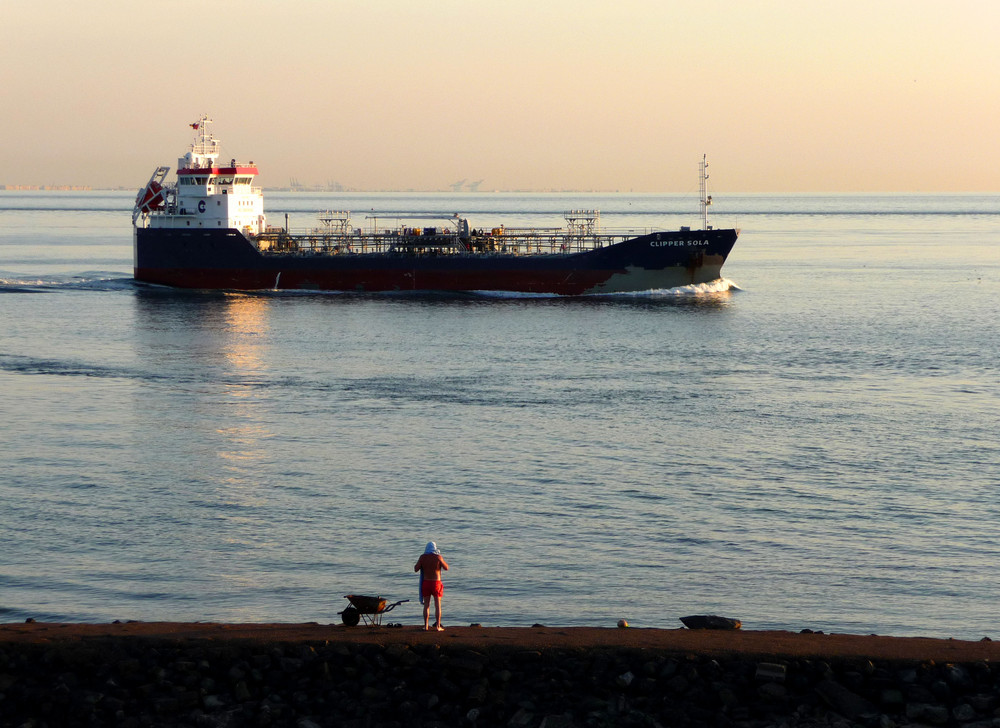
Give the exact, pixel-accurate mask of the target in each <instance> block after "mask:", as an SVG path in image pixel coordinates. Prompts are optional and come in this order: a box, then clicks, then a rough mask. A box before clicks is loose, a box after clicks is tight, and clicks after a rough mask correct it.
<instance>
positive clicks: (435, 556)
mask: <svg viewBox="0 0 1000 728" xmlns="http://www.w3.org/2000/svg"><path fill="white" fill-rule="evenodd" d="M441 569H444V570H445V571H448V562H447V561H445V560H444V559H443V558H442V557H441V551H440V550H439V549H438V547H437V544H436V543H434V542H433V541H428V542H427V548H425V549H424V553H423V554H421V555H420V558H419V559H417V563H416V565H415V566H414V567H413V570H414V571H419V572H420V602H421V604H423V605H424V629H425V630H427V629H430V627H429V626H428V624H427V623H428V620H429V618H430V612H431V597H434V617H435V624H434V626H435V627H436V628H437V631H438V632H443V631H444V627H442V626H441V597H442V596H443V595H444V584H442V583H441Z"/></svg>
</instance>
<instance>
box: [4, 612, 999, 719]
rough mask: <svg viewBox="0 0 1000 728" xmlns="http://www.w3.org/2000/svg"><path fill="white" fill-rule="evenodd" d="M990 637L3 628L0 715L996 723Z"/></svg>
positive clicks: (289, 627) (174, 626)
mask: <svg viewBox="0 0 1000 728" xmlns="http://www.w3.org/2000/svg"><path fill="white" fill-rule="evenodd" d="M998 660H1000V645H998V644H997V643H994V642H992V641H990V640H989V639H987V638H983V639H982V640H978V641H968V640H954V639H934V638H923V637H891V636H879V635H848V634H822V633H792V632H778V631H748V630H738V631H737V630H734V631H726V630H689V629H683V628H682V629H635V628H624V629H620V628H614V627H611V628H589V627H555V626H541V625H538V626H536V627H510V628H508V627H487V628H483V627H477V626H471V627H449V628H447V629H446V631H445V632H442V633H438V632H424V631H423V630H422V629H421V628H419V627H415V626H399V627H389V626H382V627H365V626H360V627H354V628H348V627H344V626H342V625H322V624H315V623H311V624H217V623H213V624H209V623H143V622H128V623H115V624H65V623H44V622H31V623H19V624H4V625H0V725H3V726H42V725H122V726H237V725H252V726H296V727H297V728H312V727H313V726H358V728H361V727H362V726H383V727H385V728H391V727H396V726H399V727H402V726H510V727H515V728H516V727H518V726H523V727H526V728H527V727H531V728H537V727H539V726H543V727H544V728H555V727H556V726H632V725H635V726H657V725H659V726H708V725H713V726H714V725H717V726H734V727H735V728H757V727H761V728H762V727H763V726H772V725H773V726H779V725H784V726H827V725H830V726H841V727H842V728H848V727H850V726H878V727H879V728H891V727H892V726H926V725H939V726H968V727H969V728H982V727H984V726H993V725H1000V714H998V713H997V710H998V705H1000V701H998V695H1000V688H998V685H1000V669H998V668H997V666H996V665H997V661H998Z"/></svg>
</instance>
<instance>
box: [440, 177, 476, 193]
mask: <svg viewBox="0 0 1000 728" xmlns="http://www.w3.org/2000/svg"><path fill="white" fill-rule="evenodd" d="M484 181H485V180H481V179H480V180H476V181H475V182H469V181H468V180H464V179H461V180H459V181H458V182H452V183H451V184H450V185H448V186H449V187H450V188H451V191H452V192H479V185H481V184H482V183H483V182H484Z"/></svg>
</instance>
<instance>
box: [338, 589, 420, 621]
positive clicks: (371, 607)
mask: <svg viewBox="0 0 1000 728" xmlns="http://www.w3.org/2000/svg"><path fill="white" fill-rule="evenodd" d="M344 599H346V600H347V601H349V602H350V603H351V606H349V607H347V609H345V610H344V611H343V612H340V613H339V614H340V618H341V619H342V620H343V621H344V624H345V625H347V626H348V627H354V626H356V625H357V623H358V622H360V621H362V620H364V623H365V624H367V625H368V626H369V627H378V626H380V625H381V624H382V615H383V614H385V613H386V612H391V611H392V610H393V609H395V608H396V607H398V606H399V605H400V604H403V603H404V602H408V601H410V600H409V599H402V600H400V601H398V602H395V603H393V604H388V605H387V604H386V603H385V602H386V600H385V599H383V598H382V597H364V596H358V595H357V594H347V595H346V596H344Z"/></svg>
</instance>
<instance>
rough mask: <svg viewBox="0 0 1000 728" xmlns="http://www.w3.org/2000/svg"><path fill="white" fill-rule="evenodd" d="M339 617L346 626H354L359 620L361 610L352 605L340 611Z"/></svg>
mask: <svg viewBox="0 0 1000 728" xmlns="http://www.w3.org/2000/svg"><path fill="white" fill-rule="evenodd" d="M340 618H341V619H342V620H344V624H346V625H347V626H348V627H356V626H357V624H358V622H360V621H361V612H359V611H358V610H357V609H355V608H354V607H348V608H347V609H345V610H344V611H343V612H341V613H340Z"/></svg>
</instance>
